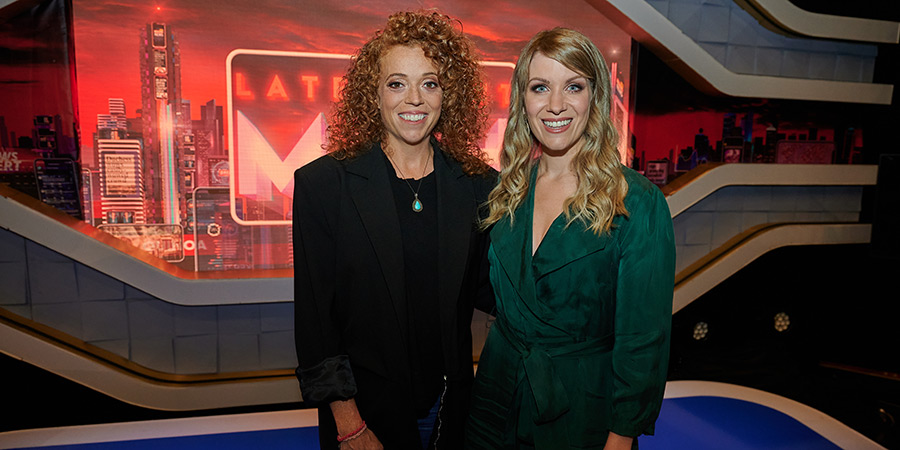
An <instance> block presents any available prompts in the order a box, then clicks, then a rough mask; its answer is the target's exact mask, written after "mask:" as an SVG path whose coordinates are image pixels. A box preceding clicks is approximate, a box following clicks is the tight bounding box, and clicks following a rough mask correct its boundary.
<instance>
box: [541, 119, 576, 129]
mask: <svg viewBox="0 0 900 450" xmlns="http://www.w3.org/2000/svg"><path fill="white" fill-rule="evenodd" d="M571 121H572V119H564V120H545V121H544V125H547V126H548V127H550V128H559V127H564V126H566V125H568V124H569V122H571Z"/></svg>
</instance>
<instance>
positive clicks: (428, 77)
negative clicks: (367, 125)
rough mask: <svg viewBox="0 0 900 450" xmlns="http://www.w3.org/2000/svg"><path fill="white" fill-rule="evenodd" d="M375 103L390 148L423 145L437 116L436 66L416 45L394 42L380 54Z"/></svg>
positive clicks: (438, 96)
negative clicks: (376, 101)
mask: <svg viewBox="0 0 900 450" xmlns="http://www.w3.org/2000/svg"><path fill="white" fill-rule="evenodd" d="M378 82H379V86H378V106H379V109H380V110H381V120H382V121H383V122H384V128H385V132H386V135H387V143H388V145H390V146H391V147H392V148H400V147H401V146H402V147H418V146H427V145H428V137H429V136H430V135H431V131H432V130H433V129H434V127H435V125H437V122H438V119H439V118H440V117H441V98H442V96H443V90H442V89H441V85H440V83H438V74H437V69H436V68H435V66H434V64H433V63H432V62H431V60H429V59H428V58H426V57H425V52H423V51H422V49H421V48H420V47H406V46H402V45H398V46H395V47H392V48H391V49H389V50H388V51H387V52H386V53H385V54H384V56H382V57H381V75H380V79H379V80H378Z"/></svg>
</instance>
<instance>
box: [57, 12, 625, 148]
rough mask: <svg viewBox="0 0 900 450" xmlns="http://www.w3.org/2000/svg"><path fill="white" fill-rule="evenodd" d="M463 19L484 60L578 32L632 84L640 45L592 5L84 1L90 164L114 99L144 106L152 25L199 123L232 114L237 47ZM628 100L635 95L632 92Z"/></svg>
mask: <svg viewBox="0 0 900 450" xmlns="http://www.w3.org/2000/svg"><path fill="white" fill-rule="evenodd" d="M438 6H439V10H440V11H441V12H444V13H446V14H449V15H450V16H452V17H455V18H458V19H459V20H460V21H461V22H462V24H463V30H464V31H465V32H466V33H468V34H470V35H471V36H473V38H474V40H475V42H476V45H477V46H478V48H479V50H480V51H481V52H482V53H483V55H484V59H486V60H495V61H509V62H515V60H516V57H517V55H518V53H519V51H520V49H521V48H522V47H523V46H524V45H525V43H527V41H528V39H530V38H531V36H532V35H533V34H534V33H536V32H537V31H540V30H543V29H548V28H552V27H554V26H567V27H571V28H575V29H578V30H580V31H582V32H584V33H585V34H586V35H587V36H589V37H590V38H591V39H592V40H593V41H594V42H595V43H596V44H597V45H598V47H599V48H600V50H601V52H603V53H604V56H606V57H607V59H608V62H610V63H612V62H618V63H619V64H618V67H619V68H620V70H619V76H620V77H621V78H622V79H623V80H624V81H625V82H626V83H627V81H628V80H629V69H630V61H629V59H630V37H629V36H628V35H627V34H626V33H625V32H623V31H622V30H621V29H619V28H618V27H616V26H615V25H613V24H612V23H611V22H610V21H609V20H608V19H606V18H605V17H604V16H603V15H602V14H600V12H598V11H597V10H596V9H594V8H593V7H591V6H590V5H588V4H587V3H585V2H582V1H571V2H566V3H565V4H563V5H560V4H559V3H548V2H538V1H534V0H526V1H500V2H492V4H491V5H490V7H489V8H486V7H485V4H484V2H483V1H451V2H447V1H444V2H435V1H424V2H410V1H377V2H375V1H364V2H359V3H356V4H352V5H345V4H343V2H312V1H298V2H283V1H280V0H261V1H254V2H244V1H227V2H226V1H205V0H197V1H178V2H176V1H160V2H156V3H154V2H146V1H128V0H122V1H79V0H75V1H74V17H75V23H74V37H75V57H76V63H77V77H78V104H79V109H80V116H81V129H82V160H83V161H84V162H86V163H87V162H89V160H90V159H92V152H91V151H90V150H89V147H90V146H91V145H92V142H91V139H90V136H91V134H92V133H93V132H94V131H95V130H96V119H97V114H104V113H107V112H108V105H107V99H108V98H111V97H113V98H123V99H124V100H125V106H126V114H127V115H128V117H135V116H136V114H135V109H136V108H137V107H139V105H140V91H139V86H140V73H139V67H140V63H139V36H140V32H141V29H142V28H143V27H144V26H145V24H147V23H150V22H165V23H166V24H168V25H170V26H171V27H172V29H173V31H174V32H175V35H176V38H177V40H178V42H179V46H180V50H181V64H182V69H181V77H182V97H183V98H184V99H187V100H190V101H191V111H192V115H193V118H194V119H199V115H200V105H203V104H205V103H206V102H208V101H209V100H210V99H215V100H216V102H217V103H218V104H219V105H222V106H225V102H226V86H227V83H226V80H225V59H226V57H227V55H228V53H229V52H231V51H232V50H234V49H236V48H243V49H260V50H285V51H304V52H324V53H353V52H354V51H355V50H356V49H357V48H358V47H359V46H360V44H362V43H363V42H364V41H365V40H367V39H368V38H369V37H370V36H371V35H372V33H374V31H375V30H376V29H378V28H380V27H382V26H383V25H384V23H385V21H386V19H387V16H388V15H390V13H392V12H394V11H400V10H415V9H423V8H432V7H438ZM626 92H627V88H626Z"/></svg>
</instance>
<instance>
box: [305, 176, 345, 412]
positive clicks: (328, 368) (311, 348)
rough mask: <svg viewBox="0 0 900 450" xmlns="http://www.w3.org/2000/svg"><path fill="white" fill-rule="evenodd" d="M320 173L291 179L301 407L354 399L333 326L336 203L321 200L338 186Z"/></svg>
mask: <svg viewBox="0 0 900 450" xmlns="http://www.w3.org/2000/svg"><path fill="white" fill-rule="evenodd" d="M311 166H314V167H311ZM323 168H327V166H325V165H324V164H318V165H315V164H313V165H310V166H307V167H304V168H302V169H298V170H297V171H296V172H295V173H294V204H293V230H292V231H293V243H294V340H295V345H296V349H297V361H298V362H299V368H298V369H297V378H298V379H299V380H300V392H301V394H302V395H303V401H304V403H307V404H309V405H311V406H317V405H323V404H327V403H330V402H332V401H335V400H346V399H349V398H351V397H353V396H355V395H356V382H355V380H354V378H353V371H352V369H351V368H350V359H349V357H348V356H347V355H346V354H342V352H341V336H340V333H339V327H338V324H337V323H336V322H335V320H336V317H335V311H334V298H335V282H336V273H335V272H336V270H335V267H336V261H335V256H334V253H335V236H334V232H333V226H332V225H333V223H334V221H335V220H336V219H335V217H336V212H337V208H338V203H337V200H336V199H330V198H323V197H331V196H334V197H337V196H338V195H339V194H337V193H338V192H339V191H340V189H339V184H340V181H339V179H338V177H333V178H332V177H328V176H318V175H321V172H322V169H323ZM314 175H315V176H314ZM312 178H314V179H315V181H313V180H312ZM326 205H327V206H328V207H326Z"/></svg>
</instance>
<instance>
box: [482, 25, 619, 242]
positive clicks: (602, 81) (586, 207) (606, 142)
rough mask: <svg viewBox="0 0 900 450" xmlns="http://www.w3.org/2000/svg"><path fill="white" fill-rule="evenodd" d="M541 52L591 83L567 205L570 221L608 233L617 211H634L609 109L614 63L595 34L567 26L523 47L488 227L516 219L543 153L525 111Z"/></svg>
mask: <svg viewBox="0 0 900 450" xmlns="http://www.w3.org/2000/svg"><path fill="white" fill-rule="evenodd" d="M536 53H541V54H543V55H544V56H547V57H548V58H551V59H554V60H556V61H558V62H560V63H561V64H562V65H564V66H566V67H567V68H569V69H570V70H572V71H574V72H576V73H578V74H579V75H581V76H583V77H585V78H587V79H588V82H589V83H590V88H591V107H590V112H589V113H588V120H587V126H586V127H585V130H584V145H583V146H582V147H581V148H577V149H576V148H573V149H572V150H570V151H575V152H576V154H575V156H574V158H573V159H572V170H573V171H574V172H575V174H576V175H577V177H578V187H577V188H576V191H575V193H574V194H573V195H572V196H571V197H569V198H568V199H566V201H565V203H564V204H563V211H564V212H565V216H566V226H569V225H571V224H572V223H573V222H575V221H581V222H583V223H584V225H585V228H587V229H590V230H591V231H593V232H594V233H595V234H597V235H600V234H603V233H605V232H607V231H608V230H609V229H610V228H612V226H613V218H614V217H615V216H617V215H620V214H621V215H627V214H628V211H627V210H626V209H625V195H626V194H627V193H628V185H627V184H626V182H625V176H624V175H623V174H622V170H621V163H620V161H619V151H618V148H617V144H618V139H619V135H618V133H617V132H616V129H615V127H614V126H613V123H612V119H611V118H610V115H609V111H610V105H611V102H612V96H611V95H612V94H611V91H610V82H609V69H608V68H607V66H606V61H604V59H603V56H602V55H601V54H600V51H599V50H598V49H597V47H596V46H595V45H594V44H593V43H592V42H591V41H590V39H588V38H587V37H586V36H584V35H583V34H581V33H579V32H577V31H574V30H571V29H567V28H554V29H552V30H546V31H541V32H540V33H538V34H536V35H535V36H534V37H533V38H531V41H530V42H529V43H528V45H526V46H525V48H524V49H522V54H521V55H520V56H519V61H518V63H517V64H516V69H515V71H514V72H513V82H512V88H511V90H510V102H509V123H508V124H507V126H506V133H505V134H504V136H503V151H502V152H501V155H500V162H501V165H502V170H501V171H500V183H499V184H498V185H497V186H496V187H495V188H494V190H493V191H491V194H490V196H489V197H488V214H487V217H486V218H485V219H484V220H483V222H482V224H483V226H484V227H488V226H490V225H491V224H494V223H496V222H498V221H500V220H501V219H502V218H503V217H505V216H509V218H510V222H512V221H514V220H515V211H516V209H518V207H519V206H520V205H521V204H522V201H523V200H525V197H526V195H527V194H528V189H529V186H528V185H529V183H530V182H531V173H532V170H533V168H534V166H535V164H537V161H538V159H537V157H538V156H539V154H540V143H539V142H537V140H536V139H535V137H534V134H532V132H531V128H530V127H529V125H528V116H527V114H526V112H525V93H526V92H527V88H528V78H529V77H528V66H529V65H530V64H531V59H532V58H533V57H534V55H535V54H536Z"/></svg>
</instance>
